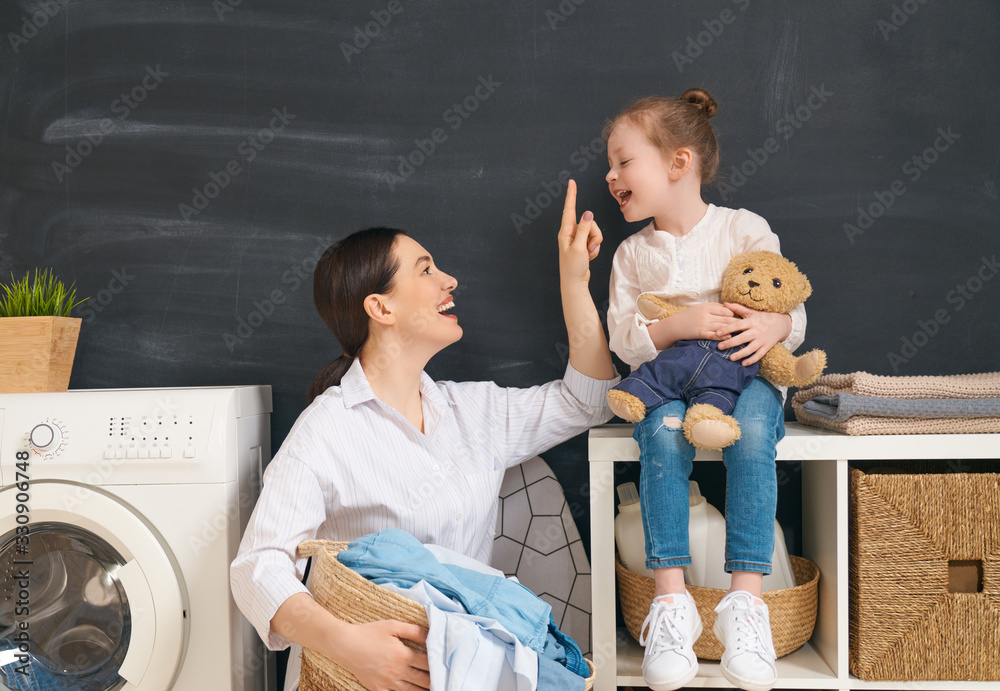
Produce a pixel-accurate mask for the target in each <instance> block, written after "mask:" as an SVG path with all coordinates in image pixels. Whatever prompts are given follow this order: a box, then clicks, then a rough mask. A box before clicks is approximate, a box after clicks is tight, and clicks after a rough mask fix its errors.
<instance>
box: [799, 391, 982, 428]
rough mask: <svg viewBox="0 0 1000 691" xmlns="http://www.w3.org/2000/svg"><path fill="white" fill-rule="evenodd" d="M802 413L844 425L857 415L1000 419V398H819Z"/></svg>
mask: <svg viewBox="0 0 1000 691" xmlns="http://www.w3.org/2000/svg"><path fill="white" fill-rule="evenodd" d="M802 410H805V411H807V412H808V413H809V414H811V415H818V416H819V417H823V418H826V419H828V420H835V421H837V422H843V421H845V420H847V419H848V418H851V417H854V416H855V415H873V416H875V417H901V418H938V417H1000V398H887V397H885V396H856V395H855V394H852V393H837V394H832V395H822V396H815V397H813V398H811V399H810V400H808V401H805V402H804V403H803V404H802Z"/></svg>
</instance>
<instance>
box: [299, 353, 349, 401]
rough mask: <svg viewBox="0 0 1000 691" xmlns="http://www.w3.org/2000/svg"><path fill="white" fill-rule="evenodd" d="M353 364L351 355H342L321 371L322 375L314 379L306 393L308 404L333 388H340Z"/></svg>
mask: <svg viewBox="0 0 1000 691" xmlns="http://www.w3.org/2000/svg"><path fill="white" fill-rule="evenodd" d="M353 364H354V358H352V357H351V356H349V355H341V356H339V357H337V358H336V359H334V360H332V361H331V362H330V364H328V365H327V366H326V367H324V368H323V369H322V370H320V373H319V374H317V375H316V378H315V379H313V382H312V384H310V385H309V391H308V392H307V393H306V402H307V403H312V401H313V399H314V398H316V397H317V396H319V395H320V394H321V393H323V392H324V391H326V390H327V389H329V388H330V387H331V386H340V380H341V379H343V378H344V375H345V374H347V370H349V369H351V365H353Z"/></svg>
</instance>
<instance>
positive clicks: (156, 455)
mask: <svg viewBox="0 0 1000 691" xmlns="http://www.w3.org/2000/svg"><path fill="white" fill-rule="evenodd" d="M149 457H150V458H159V457H160V450H159V449H157V448H156V447H153V448H152V449H150V450H149Z"/></svg>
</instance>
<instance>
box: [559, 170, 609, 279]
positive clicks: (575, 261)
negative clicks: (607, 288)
mask: <svg viewBox="0 0 1000 691" xmlns="http://www.w3.org/2000/svg"><path fill="white" fill-rule="evenodd" d="M603 241H604V236H603V234H602V233H601V229H600V228H598V227H597V223H596V222H595V221H594V214H592V213H591V212H589V211H587V212H585V213H584V214H583V218H581V219H580V222H579V223H577V222H576V182H575V181H573V180H570V181H569V183H568V184H567V185H566V204H565V206H563V215H562V226H561V227H560V229H559V277H560V279H561V280H562V281H564V282H565V281H569V282H571V283H575V282H578V283H583V284H584V285H586V284H588V283H589V282H590V262H591V261H592V260H593V259H594V258H595V257H597V255H598V253H600V251H601V242H603Z"/></svg>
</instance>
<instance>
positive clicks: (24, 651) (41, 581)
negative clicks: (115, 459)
mask: <svg viewBox="0 0 1000 691" xmlns="http://www.w3.org/2000/svg"><path fill="white" fill-rule="evenodd" d="M26 499H27V501H25V500H26ZM19 505H22V506H26V507H27V509H26V510H21V511H20V512H19V510H18V506H19ZM25 515H27V516H28V519H24V518H23V516H25ZM19 518H20V521H19ZM24 527H27V528H28V530H27V532H25V530H24ZM0 573H2V574H3V575H4V579H3V580H2V581H0V590H2V592H3V597H2V598H0V689H3V688H4V687H5V686H6V688H7V689H10V691H27V690H29V689H35V688H38V689H44V690H45V691H62V690H63V689H65V690H66V691H69V690H70V689H72V690H73V691H112V690H116V689H124V690H126V691H128V690H131V689H141V690H142V691H167V690H168V689H170V688H171V687H172V686H173V682H174V679H175V678H176V676H177V673H178V671H179V669H180V665H181V662H182V658H183V655H184V649H185V644H186V639H187V625H186V623H187V601H186V600H187V598H186V590H185V588H184V584H183V580H182V579H181V576H180V573H179V570H178V568H177V566H176V561H175V560H174V558H173V556H172V554H171V553H170V550H169V548H168V547H167V545H166V544H165V543H164V541H163V540H162V538H161V537H160V536H159V534H158V533H157V532H156V531H155V529H154V528H152V526H149V525H148V524H147V523H146V522H145V520H144V519H143V518H142V517H141V515H140V514H139V513H138V512H137V511H136V510H135V509H133V508H132V507H129V506H127V505H125V504H124V503H122V502H120V501H119V500H117V499H116V498H114V497H112V496H111V495H109V494H106V493H105V492H103V491H102V490H100V489H99V488H95V487H89V486H85V485H79V484H75V483H64V482H57V481H38V482H33V483H31V485H30V487H29V488H28V490H27V491H26V492H22V491H19V490H18V488H17V487H15V486H11V487H7V488H4V489H2V490H0ZM22 644H26V647H24V645H22Z"/></svg>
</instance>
